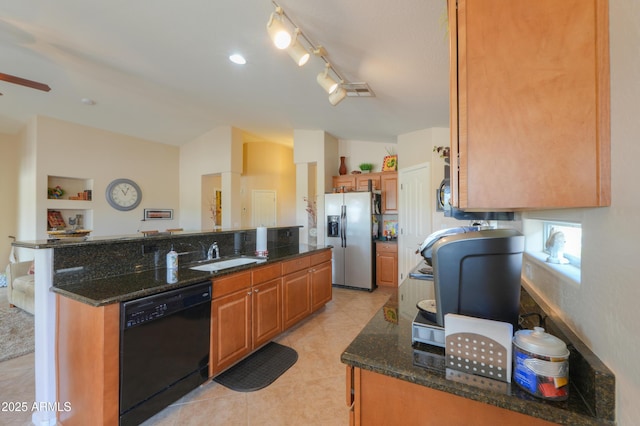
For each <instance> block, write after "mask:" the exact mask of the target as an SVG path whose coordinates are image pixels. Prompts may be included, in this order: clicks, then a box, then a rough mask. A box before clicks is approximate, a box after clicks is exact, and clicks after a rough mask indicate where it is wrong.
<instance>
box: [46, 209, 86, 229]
mask: <svg viewBox="0 0 640 426" xmlns="http://www.w3.org/2000/svg"><path fill="white" fill-rule="evenodd" d="M92 225H93V210H91V209H47V231H54V230H55V231H70V230H77V229H81V230H91V229H93V226H92Z"/></svg>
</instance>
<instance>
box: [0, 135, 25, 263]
mask: <svg viewBox="0 0 640 426" xmlns="http://www.w3.org/2000/svg"><path fill="white" fill-rule="evenodd" d="M19 144H20V139H19V138H18V136H17V135H5V134H1V133H0V182H2V184H1V185H0V200H2V202H0V272H4V270H5V268H6V266H7V263H9V253H10V252H11V245H10V243H11V240H10V239H9V238H7V237H8V236H9V235H13V236H16V234H17V231H18V227H17V217H16V216H17V215H16V213H17V210H16V206H17V204H18V160H19V157H18V152H19V148H20V145H19Z"/></svg>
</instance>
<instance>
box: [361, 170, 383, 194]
mask: <svg viewBox="0 0 640 426" xmlns="http://www.w3.org/2000/svg"><path fill="white" fill-rule="evenodd" d="M355 176H356V191H366V190H368V189H369V181H371V189H377V190H379V189H381V187H380V174H379V173H362V174H359V175H355Z"/></svg>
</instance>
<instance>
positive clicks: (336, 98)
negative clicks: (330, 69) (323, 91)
mask: <svg viewBox="0 0 640 426" xmlns="http://www.w3.org/2000/svg"><path fill="white" fill-rule="evenodd" d="M346 96H347V91H346V90H345V89H344V88H343V87H338V88H337V89H336V90H335V91H334V92H333V93H332V94H330V95H329V102H330V103H331V105H333V106H336V105H338V104H339V103H340V102H341V101H342V100H343V99H344V98H345V97H346Z"/></svg>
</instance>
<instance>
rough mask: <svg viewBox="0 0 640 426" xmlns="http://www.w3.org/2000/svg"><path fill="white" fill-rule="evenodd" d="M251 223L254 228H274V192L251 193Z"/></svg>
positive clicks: (255, 190)
mask: <svg viewBox="0 0 640 426" xmlns="http://www.w3.org/2000/svg"><path fill="white" fill-rule="evenodd" d="M251 211H252V215H251V221H252V224H253V226H254V227H258V226H267V227H269V226H276V225H277V223H276V222H277V220H276V191H271V190H263V189H254V190H253V191H251Z"/></svg>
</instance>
